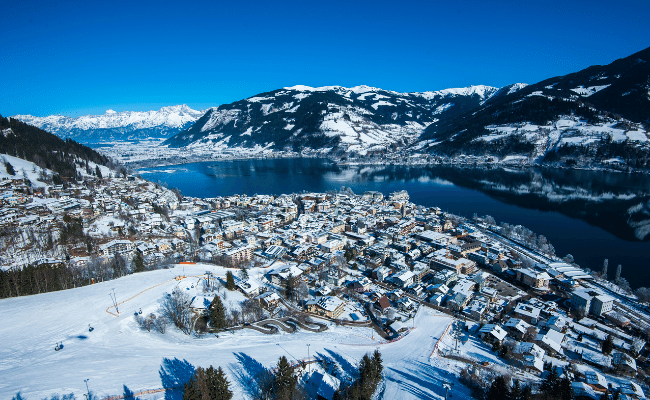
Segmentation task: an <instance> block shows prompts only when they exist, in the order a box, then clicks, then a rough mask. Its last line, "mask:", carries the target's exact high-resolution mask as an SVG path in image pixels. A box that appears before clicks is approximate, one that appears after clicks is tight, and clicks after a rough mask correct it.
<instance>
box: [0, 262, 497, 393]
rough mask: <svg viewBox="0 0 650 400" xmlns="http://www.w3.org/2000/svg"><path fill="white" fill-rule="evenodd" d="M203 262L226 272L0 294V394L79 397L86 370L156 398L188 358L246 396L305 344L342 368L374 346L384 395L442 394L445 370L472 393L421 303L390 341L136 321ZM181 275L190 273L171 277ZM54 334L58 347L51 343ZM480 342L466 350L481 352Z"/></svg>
mask: <svg viewBox="0 0 650 400" xmlns="http://www.w3.org/2000/svg"><path fill="white" fill-rule="evenodd" d="M206 271H212V272H213V273H214V274H215V275H216V276H218V277H221V278H223V277H224V276H225V273H226V270H225V269H224V268H221V267H215V266H212V265H200V264H199V265H195V266H189V265H186V266H177V267H176V268H174V269H168V270H165V269H163V270H157V271H151V272H144V273H138V274H133V275H129V276H126V277H123V278H120V279H116V280H113V281H110V282H105V283H98V284H95V285H90V286H85V287H81V288H77V289H71V290H65V291H59V292H52V293H46V294H41V295H34V296H26V297H19V298H10V299H3V300H0V319H1V320H2V321H3V323H2V324H1V325H0V336H1V337H2V338H3V343H4V346H2V347H1V348H0V360H2V361H1V362H0V376H2V381H1V382H0V397H1V398H11V397H12V396H14V395H15V394H16V393H17V392H18V391H20V392H21V395H22V396H24V398H27V399H39V398H44V397H48V396H51V395H52V394H54V393H59V394H67V393H71V392H72V393H74V394H75V395H76V398H78V399H79V398H83V395H84V394H85V393H86V385H85V383H84V380H86V379H88V387H89V388H90V390H91V391H92V392H93V393H94V394H95V395H96V396H98V397H99V398H104V397H106V396H111V395H122V394H123V393H124V390H125V388H128V390H130V391H132V392H135V393H136V394H137V393H139V392H143V391H151V392H150V393H149V394H146V395H144V396H143V397H144V398H148V399H162V398H164V392H161V391H156V390H157V389H160V388H163V387H165V386H167V387H168V386H170V381H176V382H178V381H182V379H183V376H186V375H187V371H188V370H191V369H192V368H196V367H199V366H201V367H208V366H210V365H214V366H215V367H216V366H221V367H222V368H223V370H224V371H225V373H226V375H227V378H228V380H229V381H230V382H231V390H232V391H233V398H234V399H246V398H250V397H249V396H248V394H247V391H246V387H247V385H248V383H249V382H250V381H251V379H253V377H252V375H253V374H252V372H253V371H256V368H257V369H259V368H260V367H261V366H263V367H271V366H273V365H274V364H275V363H276V362H277V360H278V358H279V357H280V356H286V357H287V358H288V359H289V360H290V361H292V362H293V361H295V360H301V359H306V358H307V355H308V354H307V353H308V352H307V350H308V349H307V345H308V344H310V345H311V347H310V349H309V350H310V355H311V356H312V357H313V356H316V357H322V356H326V357H328V358H330V359H332V360H335V361H336V362H337V363H338V364H339V366H338V367H339V369H340V370H341V372H342V373H343V374H346V373H350V372H351V371H352V370H353V369H355V368H356V365H357V364H358V362H359V360H360V359H361V357H362V356H363V355H364V354H365V353H368V352H372V351H374V350H375V349H379V350H380V351H381V354H382V358H383V360H384V370H385V379H384V382H383V385H385V387H384V389H383V392H384V396H385V397H384V398H390V399H420V398H423V397H426V398H435V399H441V398H443V397H444V389H442V388H441V384H440V382H441V381H445V380H450V381H452V382H455V383H456V385H455V386H454V396H458V398H464V397H465V396H468V389H466V388H464V387H463V386H462V385H461V384H459V383H458V382H457V380H456V378H455V377H454V376H453V375H452V373H453V372H457V371H451V370H453V369H454V367H452V368H450V367H449V365H448V364H449V360H447V359H442V358H440V357H438V356H437V355H436V354H435V352H434V346H436V343H437V341H438V339H439V338H440V337H441V335H443V332H445V330H446V329H447V327H448V326H449V324H450V323H451V321H452V319H451V318H450V317H448V316H442V315H436V314H434V311H433V310H430V309H426V308H423V309H422V310H420V311H419V313H418V315H417V317H416V320H415V324H414V325H415V329H414V330H413V331H412V332H411V333H409V334H408V335H406V336H405V337H404V338H403V339H401V340H399V341H397V342H394V343H386V342H383V341H382V342H380V341H378V340H377V335H376V333H375V332H374V331H373V330H372V329H370V328H363V327H359V328H354V329H350V328H349V327H342V326H335V325H329V329H328V330H327V331H325V332H322V333H312V332H306V331H303V330H298V332H296V333H292V334H289V333H284V332H282V331H280V332H281V333H278V334H272V335H265V334H262V333H259V332H256V331H254V330H250V329H244V330H240V331H235V333H224V334H219V337H216V336H215V335H206V336H203V337H195V336H187V335H184V334H182V333H180V331H178V330H176V329H174V328H172V327H169V328H168V330H167V332H166V333H165V334H160V333H154V331H152V332H147V331H144V330H141V329H139V328H138V326H137V324H136V322H135V319H134V315H133V314H134V312H137V311H139V310H140V309H142V311H143V315H146V314H147V313H150V312H155V311H156V310H157V308H158V303H159V301H160V299H161V298H162V297H163V296H165V295H166V294H167V293H170V292H171V291H172V290H174V289H175V288H179V289H180V290H182V291H183V292H185V293H187V294H188V295H189V296H194V295H195V294H198V289H197V288H198V287H199V284H200V281H201V279H202V277H201V276H202V275H203V274H204V273H205V272H206ZM179 275H184V276H187V278H186V279H183V280H180V281H178V280H176V279H174V278H175V277H177V276H179ZM251 275H255V276H257V272H255V273H254V274H251ZM113 289H114V290H115V295H116V298H117V301H118V303H120V304H119V306H118V308H119V315H120V316H119V317H117V316H116V314H117V313H116V310H115V308H113V307H111V306H112V302H111V298H110V297H109V296H108V294H109V292H110V293H112V291H113ZM222 295H223V294H222ZM242 298H243V297H242V295H241V294H238V293H236V292H226V295H225V301H224V303H226V304H231V305H233V304H237V303H238V301H240V300H241V299H242ZM89 325H90V326H92V327H93V328H94V330H93V331H92V332H89V330H88V326H89ZM58 342H62V344H63V348H62V349H61V350H60V351H54V347H55V344H56V343H58ZM482 346H483V347H484V345H481V344H477V345H476V346H475V347H473V348H472V349H470V350H472V351H474V352H475V353H476V354H481V353H486V351H485V349H484V348H482ZM493 358H494V357H493ZM490 361H492V360H490ZM163 367H165V369H163ZM180 367H182V368H180ZM305 372H306V371H305ZM450 372H451V373H450ZM423 377H426V379H423ZM161 378H163V379H164V381H163V380H161Z"/></svg>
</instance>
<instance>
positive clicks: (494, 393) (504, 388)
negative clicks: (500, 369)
mask: <svg viewBox="0 0 650 400" xmlns="http://www.w3.org/2000/svg"><path fill="white" fill-rule="evenodd" d="M509 396H510V389H509V388H508V384H507V383H506V379H505V378H504V377H503V376H498V377H497V378H496V379H495V380H494V381H492V384H491V385H490V388H489V389H488V391H487V393H486V395H485V399H486V400H503V399H507V398H509Z"/></svg>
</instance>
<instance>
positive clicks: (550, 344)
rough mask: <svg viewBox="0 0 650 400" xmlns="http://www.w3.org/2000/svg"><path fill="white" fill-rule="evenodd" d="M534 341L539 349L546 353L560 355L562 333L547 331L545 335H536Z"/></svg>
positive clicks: (562, 339)
mask: <svg viewBox="0 0 650 400" xmlns="http://www.w3.org/2000/svg"><path fill="white" fill-rule="evenodd" d="M535 341H536V342H537V344H538V345H539V346H540V347H541V348H543V349H545V350H546V351H548V352H551V353H554V354H562V342H563V341H564V333H562V332H558V331H556V330H553V329H549V330H548V332H546V333H538V334H537V337H536V338H535Z"/></svg>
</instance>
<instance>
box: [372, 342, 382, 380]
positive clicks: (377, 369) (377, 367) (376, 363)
mask: <svg viewBox="0 0 650 400" xmlns="http://www.w3.org/2000/svg"><path fill="white" fill-rule="evenodd" d="M382 362H383V361H382V359H381V353H380V352H379V350H376V349H375V351H374V353H372V364H373V370H374V373H375V375H374V381H375V383H379V381H380V380H381V373H382V372H383V370H384V366H383V365H382Z"/></svg>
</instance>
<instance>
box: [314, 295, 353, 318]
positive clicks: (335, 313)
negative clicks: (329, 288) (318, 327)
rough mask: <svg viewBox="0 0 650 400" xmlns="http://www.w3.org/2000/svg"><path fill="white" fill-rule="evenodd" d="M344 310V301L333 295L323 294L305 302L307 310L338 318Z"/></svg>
mask: <svg viewBox="0 0 650 400" xmlns="http://www.w3.org/2000/svg"><path fill="white" fill-rule="evenodd" d="M344 310H345V302H344V301H343V300H341V299H339V298H338V297H335V296H324V297H321V298H320V299H318V300H314V301H309V302H307V311H309V312H311V313H314V314H317V315H321V316H325V317H329V318H338V317H339V316H340V315H341V314H342V313H343V311H344Z"/></svg>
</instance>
